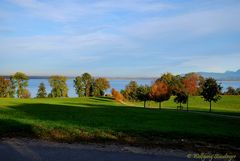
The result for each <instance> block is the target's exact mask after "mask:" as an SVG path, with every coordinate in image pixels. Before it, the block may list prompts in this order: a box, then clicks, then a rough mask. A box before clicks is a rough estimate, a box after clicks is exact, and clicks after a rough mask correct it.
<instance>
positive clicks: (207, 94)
mask: <svg viewBox="0 0 240 161" xmlns="http://www.w3.org/2000/svg"><path fill="white" fill-rule="evenodd" d="M221 90H222V87H221V85H220V84H218V83H217V81H216V80H215V79H213V78H207V79H206V80H205V81H204V83H203V85H202V92H201V95H202V97H203V98H204V100H205V101H207V102H209V104H210V109H209V112H211V110H212V101H213V102H217V101H218V100H219V99H221V96H220V94H221Z"/></svg>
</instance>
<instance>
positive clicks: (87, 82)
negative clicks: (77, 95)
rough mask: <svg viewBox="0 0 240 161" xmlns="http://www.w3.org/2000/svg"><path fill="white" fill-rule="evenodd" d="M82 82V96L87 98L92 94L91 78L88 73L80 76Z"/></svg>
mask: <svg viewBox="0 0 240 161" xmlns="http://www.w3.org/2000/svg"><path fill="white" fill-rule="evenodd" d="M82 82H83V86H84V95H85V96H86V97H89V96H91V95H92V92H93V78H92V76H91V75H90V74H89V73H84V74H83V75H82Z"/></svg>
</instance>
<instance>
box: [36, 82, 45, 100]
mask: <svg viewBox="0 0 240 161" xmlns="http://www.w3.org/2000/svg"><path fill="white" fill-rule="evenodd" d="M46 97H47V92H46V87H45V85H44V83H43V82H42V83H40V85H39V87H38V92H37V98H46Z"/></svg>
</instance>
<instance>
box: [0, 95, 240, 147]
mask: <svg viewBox="0 0 240 161" xmlns="http://www.w3.org/2000/svg"><path fill="white" fill-rule="evenodd" d="M238 101H239V100H238ZM232 106H233V105H232ZM236 106H237V107H236V108H235V107H233V109H235V110H234V111H237V109H238V110H240V109H239V108H238V106H239V104H237V105H236ZM239 126H240V119H238V118H227V117H226V118H224V117H216V116H211V115H202V114H197V113H187V112H182V111H175V110H158V109H144V108H136V107H127V106H124V105H122V104H119V103H116V102H115V101H113V100H111V99H110V98H59V99H0V135H1V136H9V135H10V136H31V137H37V138H44V139H53V140H64V141H79V140H102V141H103V140H105V139H106V140H112V141H114V140H115V141H124V142H134V141H135V139H137V140H138V141H140V140H141V141H144V139H146V140H152V138H158V139H159V138H170V139H171V138H195V139H208V140H211V141H223V140H225V141H226V142H231V143H232V142H235V143H239V142H240V135H239V134H240V128H239ZM138 138H140V139H138ZM154 141H155V140H154Z"/></svg>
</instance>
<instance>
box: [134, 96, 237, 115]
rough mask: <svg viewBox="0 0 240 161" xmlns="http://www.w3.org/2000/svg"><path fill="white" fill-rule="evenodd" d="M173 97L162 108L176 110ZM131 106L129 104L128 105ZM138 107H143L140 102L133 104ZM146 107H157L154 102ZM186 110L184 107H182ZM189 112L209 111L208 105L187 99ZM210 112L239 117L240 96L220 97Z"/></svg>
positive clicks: (199, 99) (201, 100) (198, 98)
mask: <svg viewBox="0 0 240 161" xmlns="http://www.w3.org/2000/svg"><path fill="white" fill-rule="evenodd" d="M173 99H174V97H171V99H170V100H168V101H165V102H163V104H162V106H163V108H164V107H165V108H166V107H168V108H169V107H170V108H174V109H176V106H177V104H176V103H175V102H174V101H173ZM130 104H131V103H130ZM134 104H135V105H138V106H143V103H142V102H136V103H134ZM147 106H148V107H158V104H157V103H155V102H148V103H147ZM183 106H184V107H185V109H186V105H183ZM189 110H198V111H209V103H208V102H206V101H204V100H203V98H201V96H194V97H190V98H189ZM212 111H213V112H217V113H223V114H230V115H240V96H222V98H221V99H220V100H219V101H218V102H217V103H212Z"/></svg>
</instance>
